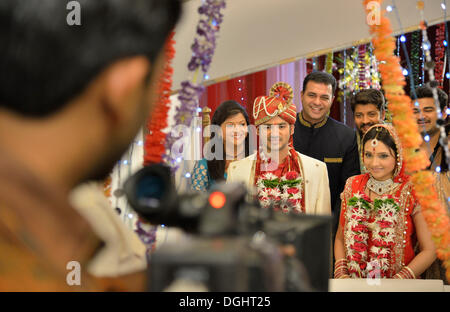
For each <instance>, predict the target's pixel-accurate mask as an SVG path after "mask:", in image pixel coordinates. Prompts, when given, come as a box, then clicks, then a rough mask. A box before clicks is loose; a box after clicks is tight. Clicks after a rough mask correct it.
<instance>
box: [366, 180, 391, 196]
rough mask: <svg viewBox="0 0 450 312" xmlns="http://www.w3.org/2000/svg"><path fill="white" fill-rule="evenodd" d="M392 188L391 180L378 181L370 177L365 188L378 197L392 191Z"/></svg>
mask: <svg viewBox="0 0 450 312" xmlns="http://www.w3.org/2000/svg"><path fill="white" fill-rule="evenodd" d="M394 187H395V183H394V181H393V180H392V179H387V180H385V181H378V180H375V179H374V178H373V177H372V176H371V177H370V178H369V181H367V188H368V189H369V190H371V191H372V192H374V193H375V194H378V195H385V194H389V193H391V192H392V191H393V190H394Z"/></svg>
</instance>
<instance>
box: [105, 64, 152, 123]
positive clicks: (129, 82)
mask: <svg viewBox="0 0 450 312" xmlns="http://www.w3.org/2000/svg"><path fill="white" fill-rule="evenodd" d="M149 71H150V62H149V60H148V59H147V58H145V57H144V56H135V57H130V58H127V59H122V60H119V61H117V62H115V63H113V64H111V65H110V66H109V67H108V68H107V69H106V70H105V71H104V77H103V88H102V106H103V110H104V111H105V112H106V113H107V114H108V118H110V120H111V121H112V122H114V123H117V122H120V120H122V119H123V118H126V117H127V114H129V115H131V114H132V113H133V108H132V107H129V105H127V104H128V103H130V101H132V100H133V97H135V96H137V95H136V92H137V91H138V90H139V89H140V88H141V87H143V86H144V83H145V78H146V77H147V75H148V73H149Z"/></svg>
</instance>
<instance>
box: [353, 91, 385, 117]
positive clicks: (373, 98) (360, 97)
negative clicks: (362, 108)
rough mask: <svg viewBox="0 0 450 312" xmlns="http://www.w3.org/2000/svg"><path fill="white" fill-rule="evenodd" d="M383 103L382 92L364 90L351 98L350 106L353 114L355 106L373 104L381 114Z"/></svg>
mask: <svg viewBox="0 0 450 312" xmlns="http://www.w3.org/2000/svg"><path fill="white" fill-rule="evenodd" d="M384 103H385V102H384V95H383V92H381V91H380V90H377V89H365V90H361V91H359V92H357V93H356V94H355V95H353V96H352V98H351V102H350V106H351V107H352V112H355V108H356V105H367V104H373V105H375V106H376V107H377V109H378V110H379V111H380V112H383V110H384Z"/></svg>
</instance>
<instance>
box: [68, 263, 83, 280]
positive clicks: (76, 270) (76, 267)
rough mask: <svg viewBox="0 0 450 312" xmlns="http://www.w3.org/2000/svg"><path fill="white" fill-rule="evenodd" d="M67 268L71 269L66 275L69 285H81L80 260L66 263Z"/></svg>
mask: <svg viewBox="0 0 450 312" xmlns="http://www.w3.org/2000/svg"><path fill="white" fill-rule="evenodd" d="M66 269H67V270H70V272H69V273H67V276H66V282H67V285H69V286H80V285H81V266H80V263H79V262H78V261H70V262H68V263H67V265H66Z"/></svg>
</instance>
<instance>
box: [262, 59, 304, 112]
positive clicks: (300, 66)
mask: <svg viewBox="0 0 450 312" xmlns="http://www.w3.org/2000/svg"><path fill="white" fill-rule="evenodd" d="M306 75H307V72H306V59H302V60H298V61H295V62H291V63H287V64H283V65H278V66H275V67H272V68H269V69H267V71H266V88H267V92H266V94H267V95H269V91H270V88H271V87H272V85H273V84H274V83H276V82H287V83H288V84H289V85H290V86H291V87H292V89H293V90H294V100H293V101H294V104H295V106H297V112H299V111H301V109H302V103H301V99H300V91H301V90H302V89H303V87H302V84H303V79H305V77H306Z"/></svg>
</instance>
